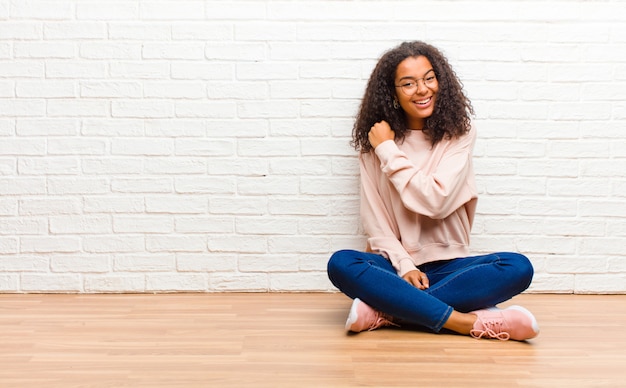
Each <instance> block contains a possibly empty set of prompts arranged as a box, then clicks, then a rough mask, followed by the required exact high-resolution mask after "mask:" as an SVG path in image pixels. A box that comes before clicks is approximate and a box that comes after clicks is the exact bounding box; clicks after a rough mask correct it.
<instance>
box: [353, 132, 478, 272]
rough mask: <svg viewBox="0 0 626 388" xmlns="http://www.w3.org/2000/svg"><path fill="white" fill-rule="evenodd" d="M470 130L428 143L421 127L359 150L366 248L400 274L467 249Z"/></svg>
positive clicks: (471, 199) (472, 202)
mask: <svg viewBox="0 0 626 388" xmlns="http://www.w3.org/2000/svg"><path fill="white" fill-rule="evenodd" d="M475 142H476V130H475V128H473V127H472V130H471V131H470V132H469V133H468V134H466V135H464V136H462V137H461V138H453V139H449V140H447V139H443V140H442V141H440V142H439V143H437V144H436V145H435V146H434V147H432V146H431V144H430V141H429V140H428V139H427V138H426V137H425V136H424V134H423V133H422V132H421V131H411V132H410V133H409V134H407V136H406V137H405V139H404V141H403V142H399V143H396V142H394V141H392V140H387V141H385V142H383V143H381V144H380V145H379V146H378V147H376V149H375V150H374V151H370V152H368V153H365V154H361V156H360V166H361V219H362V222H363V226H364V228H365V232H366V233H367V235H368V241H367V242H368V251H371V252H375V253H379V254H382V255H384V256H385V257H387V258H388V259H389V260H390V261H391V263H392V264H393V266H394V268H395V269H396V271H397V272H398V274H399V275H400V276H402V275H404V274H405V273H407V272H409V271H411V270H414V269H415V267H416V266H418V265H420V264H424V263H427V262H430V261H436V260H448V259H454V258H457V257H464V256H468V255H469V240H470V231H471V227H472V222H473V220H474V213H475V211H476V202H477V191H476V183H475V179H474V170H473V166H472V151H473V148H474V143H475Z"/></svg>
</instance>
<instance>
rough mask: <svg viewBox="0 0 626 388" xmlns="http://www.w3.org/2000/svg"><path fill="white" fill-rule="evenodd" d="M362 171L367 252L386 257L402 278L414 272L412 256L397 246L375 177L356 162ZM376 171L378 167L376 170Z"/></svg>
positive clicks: (397, 237) (397, 238) (395, 231)
mask: <svg viewBox="0 0 626 388" xmlns="http://www.w3.org/2000/svg"><path fill="white" fill-rule="evenodd" d="M359 163H360V168H361V221H362V223H363V227H364V229H365V232H366V234H367V235H368V240H367V245H368V251H371V252H373V253H377V254H380V255H383V256H385V257H386V258H387V259H389V261H390V262H391V264H392V265H393V267H394V269H395V270H396V272H397V273H398V274H399V275H400V276H403V275H404V274H406V273H407V272H409V271H411V270H414V269H416V268H415V264H414V263H413V260H412V259H411V256H410V255H409V254H408V252H407V251H406V249H404V247H403V246H402V244H401V243H400V232H399V230H398V225H397V224H396V221H395V220H394V218H393V217H392V215H391V214H390V213H389V209H387V208H386V206H385V204H384V201H383V200H382V198H381V196H380V193H379V191H378V188H377V185H376V183H375V182H376V180H375V174H374V172H373V171H368V166H370V167H371V166H372V165H373V163H366V161H365V160H364V157H363V156H361V157H360V159H359ZM376 168H378V167H376Z"/></svg>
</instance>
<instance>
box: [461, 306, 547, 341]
mask: <svg viewBox="0 0 626 388" xmlns="http://www.w3.org/2000/svg"><path fill="white" fill-rule="evenodd" d="M472 314H476V316H477V317H478V319H476V322H475V323H474V328H473V329H472V331H471V332H470V335H471V336H472V337H474V338H483V337H485V338H497V339H499V340H503V341H506V340H508V339H513V340H517V341H524V340H527V339H531V338H534V337H536V336H537V334H539V325H538V324H537V320H536V319H535V317H534V316H533V315H532V313H531V312H530V311H528V310H526V309H525V308H523V307H522V306H510V307H507V308H506V309H503V310H501V309H499V308H490V309H486V310H477V311H473V312H472Z"/></svg>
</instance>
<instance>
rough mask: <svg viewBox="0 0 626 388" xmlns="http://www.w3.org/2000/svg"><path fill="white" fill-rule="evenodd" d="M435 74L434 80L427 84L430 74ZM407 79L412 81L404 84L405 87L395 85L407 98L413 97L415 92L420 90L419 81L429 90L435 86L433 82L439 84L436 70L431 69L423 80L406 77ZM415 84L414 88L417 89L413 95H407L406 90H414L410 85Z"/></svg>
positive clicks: (413, 92)
mask: <svg viewBox="0 0 626 388" xmlns="http://www.w3.org/2000/svg"><path fill="white" fill-rule="evenodd" d="M431 72H432V73H433V80H432V81H429V83H430V84H429V83H427V80H426V79H427V78H429V77H430V75H428V73H431ZM404 78H407V79H410V80H411V81H409V82H407V83H405V84H403V85H394V86H395V87H396V88H400V89H401V90H402V93H404V94H405V95H407V96H412V95H413V94H415V92H416V91H417V89H419V81H422V83H423V84H424V86H426V87H427V88H429V87H432V86H433V85H434V84H433V83H432V82H437V81H438V80H437V73H436V72H435V69H430V70H428V71H427V72H426V73H425V74H424V76H423V77H422V78H417V79H415V78H410V77H404ZM412 83H415V85H414V86H413V87H415V89H414V90H413V91H412V92H411V93H407V92H406V91H405V88H407V87H409V88H411V89H412V88H413V87H412V86H410V84H412Z"/></svg>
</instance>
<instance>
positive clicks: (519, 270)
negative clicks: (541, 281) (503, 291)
mask: <svg viewBox="0 0 626 388" xmlns="http://www.w3.org/2000/svg"><path fill="white" fill-rule="evenodd" d="M507 256H508V257H507V259H508V262H509V264H510V265H512V266H513V267H514V268H515V271H516V275H517V278H518V279H519V281H520V283H526V287H528V286H529V285H530V283H531V282H532V280H533V275H534V274H535V269H534V268H533V264H532V262H531V261H530V259H529V258H528V257H526V256H525V255H523V254H521V253H516V252H510V253H508V254H507Z"/></svg>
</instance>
